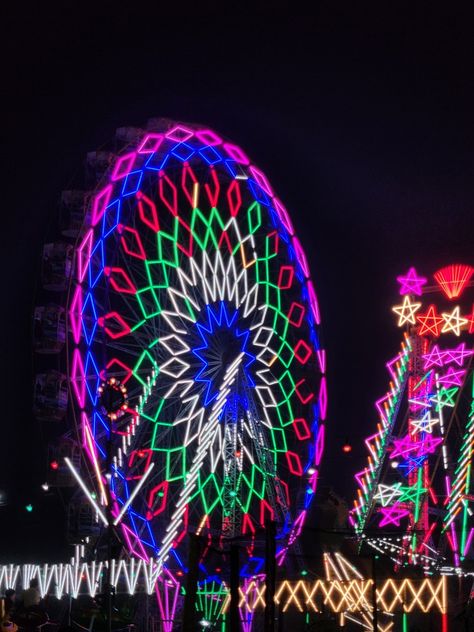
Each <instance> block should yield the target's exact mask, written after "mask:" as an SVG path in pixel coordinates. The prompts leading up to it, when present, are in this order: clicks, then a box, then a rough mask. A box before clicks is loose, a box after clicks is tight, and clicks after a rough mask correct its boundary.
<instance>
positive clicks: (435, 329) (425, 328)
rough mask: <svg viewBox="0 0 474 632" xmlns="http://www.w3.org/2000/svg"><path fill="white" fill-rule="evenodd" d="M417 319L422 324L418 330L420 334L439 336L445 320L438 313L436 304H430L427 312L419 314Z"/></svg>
mask: <svg viewBox="0 0 474 632" xmlns="http://www.w3.org/2000/svg"><path fill="white" fill-rule="evenodd" d="M416 319H417V321H418V322H419V323H420V325H421V327H420V329H419V331H418V334H419V335H420V336H423V335H428V334H430V335H432V336H439V326H440V325H441V323H442V322H444V318H443V317H442V316H440V315H439V314H437V313H436V307H435V306H434V305H430V306H429V307H428V311H427V312H426V314H425V315H420V316H417V317H416Z"/></svg>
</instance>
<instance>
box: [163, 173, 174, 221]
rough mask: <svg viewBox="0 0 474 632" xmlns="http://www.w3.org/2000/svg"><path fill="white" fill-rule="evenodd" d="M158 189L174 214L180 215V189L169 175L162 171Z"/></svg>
mask: <svg viewBox="0 0 474 632" xmlns="http://www.w3.org/2000/svg"><path fill="white" fill-rule="evenodd" d="M158 190H159V192H160V198H161V201H162V202H163V203H164V204H165V205H166V206H167V207H168V209H169V210H170V211H171V213H172V214H173V215H175V216H176V215H178V191H177V190H176V187H175V185H174V184H173V182H172V181H171V180H170V179H169V178H168V176H167V175H166V174H165V173H163V172H160V180H159V186H158Z"/></svg>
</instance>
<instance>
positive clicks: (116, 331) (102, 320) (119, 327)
mask: <svg viewBox="0 0 474 632" xmlns="http://www.w3.org/2000/svg"><path fill="white" fill-rule="evenodd" d="M97 322H98V323H99V325H100V326H101V327H103V328H104V330H105V332H106V333H107V334H108V335H109V336H110V338H112V339H113V340H116V339H117V338H122V337H123V336H126V335H127V334H129V333H130V331H131V329H130V325H128V324H127V323H126V322H125V321H124V319H123V318H122V317H121V316H120V314H119V313H118V312H109V313H108V314H106V315H105V316H100V317H99V318H98V319H97ZM108 322H111V323H113V325H114V327H113V329H111V328H110V327H109V326H108V324H107V323H108Z"/></svg>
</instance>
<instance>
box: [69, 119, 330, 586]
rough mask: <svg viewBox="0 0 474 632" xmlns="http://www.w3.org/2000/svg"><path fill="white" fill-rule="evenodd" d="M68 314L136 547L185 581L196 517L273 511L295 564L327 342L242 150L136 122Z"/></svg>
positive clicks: (106, 465)
mask: <svg viewBox="0 0 474 632" xmlns="http://www.w3.org/2000/svg"><path fill="white" fill-rule="evenodd" d="M68 318H69V326H70V329H71V331H72V337H73V343H72V344H70V345H69V353H68V357H69V380H70V384H71V390H72V392H73V396H74V400H75V417H76V423H77V428H78V433H79V436H80V440H81V442H82V447H83V453H84V455H85V457H86V460H87V464H88V471H89V474H90V476H91V478H92V480H93V484H94V492H93V496H94V497H95V499H96V503H97V508H98V514H99V516H100V515H102V516H103V515H104V512H105V508H106V506H107V504H109V507H108V509H109V511H111V512H112V515H113V517H114V519H115V522H116V523H117V524H119V523H120V529H121V533H122V537H123V540H124V542H125V543H126V546H127V548H128V550H129V552H130V553H131V554H133V555H134V556H138V557H140V558H142V559H145V560H148V559H149V558H153V559H154V560H155V562H156V565H157V566H156V567H157V569H158V570H157V572H158V573H164V572H165V573H166V574H167V576H168V577H171V578H172V579H171V581H175V578H176V576H177V575H176V574H177V573H178V575H182V569H184V568H185V564H186V556H185V550H186V537H185V536H186V535H187V533H189V532H194V533H197V534H200V535H202V536H208V537H209V538H221V540H222V539H224V540H225V539H231V538H235V537H239V536H247V537H248V539H249V540H250V541H252V540H253V539H254V538H255V536H256V534H257V533H258V531H259V530H261V529H262V528H263V527H264V526H265V525H266V524H267V523H268V521H269V520H271V521H275V522H276V523H277V560H278V562H279V563H280V564H281V563H283V561H284V559H285V556H286V554H287V551H288V549H289V547H290V546H291V544H292V543H293V542H294V541H295V539H296V538H297V537H298V535H299V533H300V531H301V529H302V527H303V523H304V520H305V517H306V515H307V513H308V510H309V507H310V504H311V501H312V499H313V497H314V492H315V490H316V485H317V480H318V470H319V465H320V462H321V457H322V453H323V448H324V420H325V417H326V402H327V396H326V382H325V377H324V372H325V352H324V350H323V349H322V348H321V344H320V338H319V336H320V332H319V326H320V315H319V309H318V303H317V298H316V293H315V290H314V287H313V284H312V282H311V280H310V275H309V267H308V263H307V260H306V257H305V254H304V251H303V248H302V246H301V243H300V241H299V240H298V238H297V237H296V236H295V234H294V230H293V227H292V223H291V220H290V218H289V215H288V213H287V211H286V210H285V207H284V206H283V204H282V203H281V202H280V201H279V200H278V199H277V198H276V197H275V194H274V192H273V189H272V187H271V185H270V184H269V182H268V180H267V178H266V177H265V175H264V174H263V173H262V172H261V171H260V170H259V169H258V168H257V167H256V166H255V165H253V164H252V163H251V161H250V160H249V158H248V157H247V156H246V154H245V153H244V152H243V151H242V149H240V148H239V147H237V146H236V145H233V144H231V143H229V142H227V141H225V140H223V139H222V138H221V137H219V136H218V135H217V134H216V133H215V132H213V131H211V130H208V129H201V128H196V127H192V126H188V125H182V124H168V125H163V124H158V125H154V124H151V126H150V128H149V129H148V130H147V131H146V132H144V131H139V130H138V131H137V134H136V141H134V142H133V143H132V144H131V145H130V146H129V147H128V148H126V149H125V150H123V151H121V152H120V153H119V154H118V155H117V156H115V158H114V159H113V161H111V164H110V166H109V167H108V169H107V170H106V172H105V175H103V177H102V178H101V179H100V182H99V185H98V187H97V189H96V192H95V193H94V195H93V196H92V198H91V202H90V210H89V212H88V214H87V215H86V219H85V223H84V227H83V230H82V235H81V237H80V239H79V241H78V244H77V247H76V249H75V271H74V278H73V281H72V285H71V288H70V292H69V304H68ZM247 550H248V552H249V560H250V567H249V568H250V571H249V572H255V569H256V566H254V567H252V545H250V546H249V547H248V549H247ZM205 565H206V560H205V559H204V560H203V567H205ZM255 565H257V561H255ZM206 572H208V573H209V574H213V575H215V574H216V573H215V569H211V568H207V567H206Z"/></svg>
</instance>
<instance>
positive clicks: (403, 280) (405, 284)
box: [397, 268, 428, 296]
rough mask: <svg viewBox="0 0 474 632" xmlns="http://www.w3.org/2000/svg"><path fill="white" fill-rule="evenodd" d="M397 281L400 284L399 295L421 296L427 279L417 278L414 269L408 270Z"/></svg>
mask: <svg viewBox="0 0 474 632" xmlns="http://www.w3.org/2000/svg"><path fill="white" fill-rule="evenodd" d="M397 281H398V282H399V283H400V294H401V295H402V296H403V294H416V295H417V296H421V295H422V293H423V285H426V283H427V281H428V279H427V278H426V277H422V276H418V275H417V273H416V270H415V268H410V269H409V270H408V272H407V274H406V275H405V276H398V277H397Z"/></svg>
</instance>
